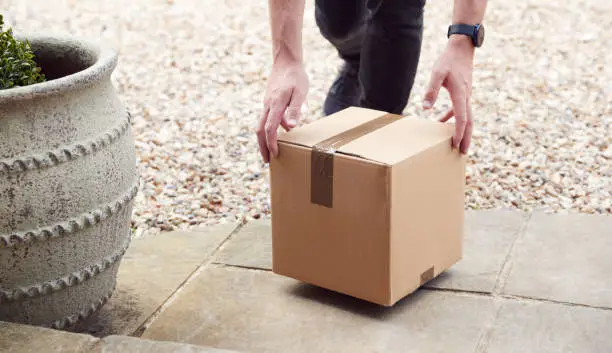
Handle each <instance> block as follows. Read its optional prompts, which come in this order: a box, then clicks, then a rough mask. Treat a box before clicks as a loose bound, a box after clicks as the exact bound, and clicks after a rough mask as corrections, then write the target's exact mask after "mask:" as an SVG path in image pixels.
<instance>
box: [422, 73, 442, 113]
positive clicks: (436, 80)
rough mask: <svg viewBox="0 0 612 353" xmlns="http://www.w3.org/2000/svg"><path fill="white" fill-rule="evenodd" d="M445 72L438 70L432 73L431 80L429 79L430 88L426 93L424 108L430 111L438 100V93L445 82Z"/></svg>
mask: <svg viewBox="0 0 612 353" xmlns="http://www.w3.org/2000/svg"><path fill="white" fill-rule="evenodd" d="M445 76H446V75H444V73H443V72H440V71H438V70H434V71H433V72H432V73H431V78H430V79H429V86H428V87H427V91H426V92H425V98H424V100H423V108H425V109H430V108H431V107H433V105H434V103H435V102H436V99H437V98H438V93H439V92H440V88H441V87H442V83H443V82H444V78H445Z"/></svg>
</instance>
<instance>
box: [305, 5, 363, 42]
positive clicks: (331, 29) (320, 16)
mask: <svg viewBox="0 0 612 353" xmlns="http://www.w3.org/2000/svg"><path fill="white" fill-rule="evenodd" d="M315 20H316V23H317V26H318V27H319V30H320V31H321V34H322V35H323V36H324V37H325V38H327V39H328V40H329V41H330V42H332V43H342V42H346V41H348V40H350V39H352V38H354V37H355V36H356V35H358V34H359V33H360V31H361V30H362V27H363V25H364V23H363V20H362V19H361V18H358V17H352V18H351V17H348V16H347V17H343V16H337V17H336V18H330V17H328V16H326V14H324V13H323V12H322V11H320V10H316V14H315Z"/></svg>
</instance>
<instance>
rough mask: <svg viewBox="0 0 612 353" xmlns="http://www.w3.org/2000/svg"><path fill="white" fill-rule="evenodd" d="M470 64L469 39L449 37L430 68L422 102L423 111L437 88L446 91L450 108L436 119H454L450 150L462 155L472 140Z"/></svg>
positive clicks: (432, 98) (472, 59)
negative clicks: (429, 75) (443, 88)
mask: <svg viewBox="0 0 612 353" xmlns="http://www.w3.org/2000/svg"><path fill="white" fill-rule="evenodd" d="M473 63H474V45H473V44H472V42H471V39H470V38H469V37H467V36H462V35H454V36H451V38H450V39H449V41H448V44H447V47H446V49H445V50H444V52H443V53H442V55H441V56H440V58H439V59H438V61H437V62H436V64H435V65H434V68H433V71H432V73H431V79H430V82H429V87H428V89H427V92H426V93H425V101H424V102H423V108H425V109H430V108H432V107H433V105H434V103H435V102H436V98H437V97H438V93H439V91H440V87H442V86H444V87H445V88H446V89H447V90H448V93H449V95H450V98H451V101H452V108H451V109H449V110H448V111H447V112H446V114H444V116H443V117H442V118H440V121H442V122H446V121H448V120H449V119H450V118H452V117H453V116H454V117H455V135H454V136H453V148H459V149H460V151H461V153H464V154H465V153H467V151H468V148H469V147H470V141H471V139H472V126H473V125H472V124H473V122H472V109H471V107H470V97H471V95H472V69H473V65H474V64H473Z"/></svg>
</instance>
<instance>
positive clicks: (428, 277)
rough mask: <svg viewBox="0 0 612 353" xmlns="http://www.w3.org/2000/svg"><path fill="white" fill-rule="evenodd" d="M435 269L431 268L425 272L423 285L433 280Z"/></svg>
mask: <svg viewBox="0 0 612 353" xmlns="http://www.w3.org/2000/svg"><path fill="white" fill-rule="evenodd" d="M434 273H435V272H434V267H433V266H431V267H430V268H429V269H428V270H427V271H425V272H423V273H422V274H421V285H423V284H425V283H426V282H429V281H431V280H432V279H433V277H434Z"/></svg>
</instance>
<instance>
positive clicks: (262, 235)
mask: <svg viewBox="0 0 612 353" xmlns="http://www.w3.org/2000/svg"><path fill="white" fill-rule="evenodd" d="M525 219H526V214H524V213H522V212H515V211H505V210H501V211H498V210H495V211H475V212H472V211H470V212H466V220H465V223H466V226H465V229H466V230H465V233H466V234H465V242H464V257H463V259H462V260H461V261H460V262H458V263H457V264H456V265H455V266H453V267H452V268H451V269H449V270H448V271H447V272H445V273H443V274H441V275H440V276H439V277H438V278H437V279H435V280H434V281H432V282H430V283H428V284H427V285H426V287H431V288H448V289H457V290H467V291H475V292H488V293H490V292H492V291H493V288H494V287H495V284H496V281H497V278H498V275H499V273H500V271H501V269H502V266H503V264H504V261H505V260H506V258H507V256H508V253H509V251H510V248H511V246H512V243H513V242H514V241H515V239H516V238H517V236H518V233H519V231H520V230H521V227H522V226H523V222H524V221H525ZM215 262H218V263H223V264H227V265H234V266H242V267H249V268H260V269H265V270H272V230H271V228H270V221H269V220H259V221H256V222H252V223H249V224H247V225H246V226H245V227H244V228H243V229H241V230H240V231H239V232H238V233H237V234H235V235H234V236H233V237H232V239H231V240H230V241H228V243H227V245H226V246H225V248H224V249H223V250H222V251H221V252H220V254H219V255H218V256H217V257H216V259H215Z"/></svg>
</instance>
